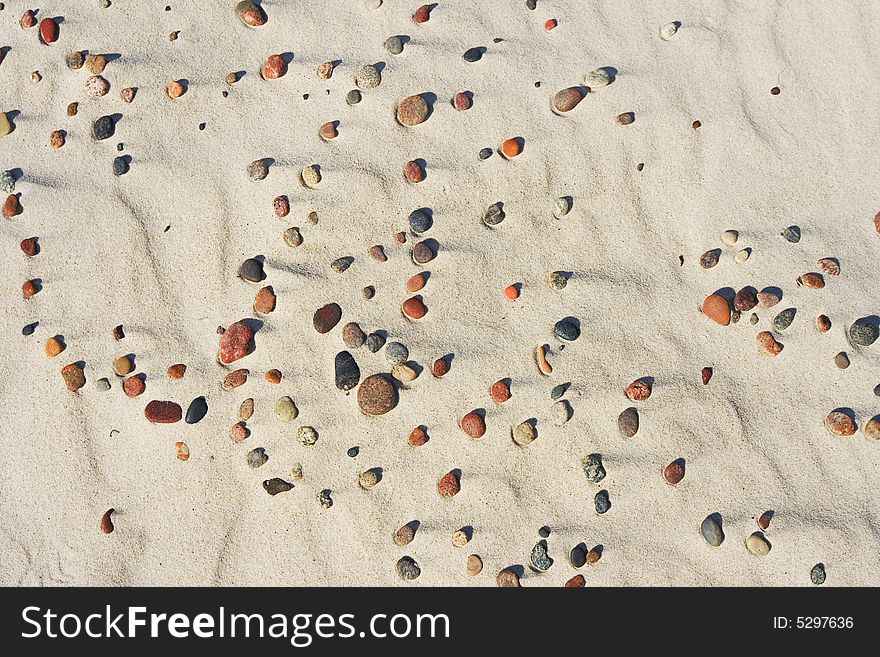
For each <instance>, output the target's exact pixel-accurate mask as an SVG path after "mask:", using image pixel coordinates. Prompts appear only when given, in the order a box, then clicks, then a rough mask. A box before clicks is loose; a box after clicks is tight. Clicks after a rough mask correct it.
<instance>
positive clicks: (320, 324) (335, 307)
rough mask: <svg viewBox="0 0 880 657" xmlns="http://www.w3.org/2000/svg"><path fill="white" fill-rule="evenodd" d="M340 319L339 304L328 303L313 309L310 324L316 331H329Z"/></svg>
mask: <svg viewBox="0 0 880 657" xmlns="http://www.w3.org/2000/svg"><path fill="white" fill-rule="evenodd" d="M340 319H342V308H340V307H339V304H336V303H328V304H327V305H325V306H321V307H320V308H318V309H317V310H316V311H315V315H314V316H313V317H312V325H313V326H314V327H315V330H316V331H317V332H318V333H329V332H330V331H331V330H333V327H334V326H336V325H337V324H338V323H339V320H340Z"/></svg>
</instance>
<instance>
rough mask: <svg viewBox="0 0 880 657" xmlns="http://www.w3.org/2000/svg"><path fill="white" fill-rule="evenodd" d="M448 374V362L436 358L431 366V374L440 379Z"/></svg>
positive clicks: (444, 359)
mask: <svg viewBox="0 0 880 657" xmlns="http://www.w3.org/2000/svg"><path fill="white" fill-rule="evenodd" d="M448 373H449V361H448V360H447V359H446V358H438V359H437V360H435V361H434V364H433V365H432V366H431V374H433V375H434V376H435V377H436V378H438V379H440V378H442V377H444V376H445V375H446V374H448Z"/></svg>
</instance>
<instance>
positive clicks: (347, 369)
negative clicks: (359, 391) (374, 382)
mask: <svg viewBox="0 0 880 657" xmlns="http://www.w3.org/2000/svg"><path fill="white" fill-rule="evenodd" d="M334 371H335V382H336V387H337V388H338V389H339V390H342V391H343V392H347V391H349V390H351V389H352V388H354V387H355V386H356V385H357V384H358V382H359V381H360V380H361V370H360V368H359V367H358V364H357V362H356V361H355V359H354V356H352V355H351V354H350V353H348V352H347V351H340V352H339V353H338V354H336V358H335V360H334Z"/></svg>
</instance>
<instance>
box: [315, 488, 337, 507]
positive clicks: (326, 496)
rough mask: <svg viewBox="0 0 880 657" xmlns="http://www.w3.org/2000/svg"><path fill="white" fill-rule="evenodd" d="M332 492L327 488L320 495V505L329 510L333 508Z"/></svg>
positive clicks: (318, 496)
mask: <svg viewBox="0 0 880 657" xmlns="http://www.w3.org/2000/svg"><path fill="white" fill-rule="evenodd" d="M332 492H333V491H331V490H330V489H329V488H325V489H324V490H322V491H321V492H320V493H318V495H317V498H318V504H320V505H321V506H322V507H324V508H325V509H329V508H330V507H331V506H333V498H332V497H331V493H332Z"/></svg>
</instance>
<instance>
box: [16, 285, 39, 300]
mask: <svg viewBox="0 0 880 657" xmlns="http://www.w3.org/2000/svg"><path fill="white" fill-rule="evenodd" d="M39 291H40V288H39V286H38V285H37V284H36V283H35V282H34V281H25V282H24V285H22V286H21V294H22V296H23V297H24V298H25V299H30V298H31V297H32V296H34V295H35V294H36V293H37V292H39Z"/></svg>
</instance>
